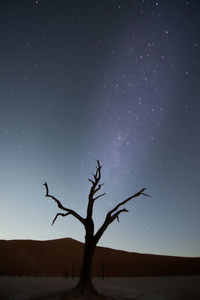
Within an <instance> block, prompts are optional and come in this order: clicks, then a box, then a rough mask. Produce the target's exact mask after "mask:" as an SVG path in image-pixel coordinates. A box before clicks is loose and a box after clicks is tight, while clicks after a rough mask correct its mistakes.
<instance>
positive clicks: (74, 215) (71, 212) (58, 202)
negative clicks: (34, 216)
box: [44, 182, 85, 226]
mask: <svg viewBox="0 0 200 300" xmlns="http://www.w3.org/2000/svg"><path fill="white" fill-rule="evenodd" d="M44 186H45V188H46V195H45V197H49V198H51V199H53V200H54V201H55V202H56V203H57V205H58V207H59V208H60V209H62V210H64V211H66V212H67V213H66V214H57V215H56V217H55V218H54V220H53V223H54V222H55V220H56V219H57V217H58V215H60V216H67V215H72V216H73V217H75V218H76V219H78V220H79V221H80V222H81V223H82V224H83V225H84V226H85V219H84V218H82V217H81V216H80V215H79V214H78V213H77V212H75V211H74V210H72V209H69V208H66V207H64V206H63V205H62V203H61V202H60V201H59V200H58V199H57V198H55V197H54V196H52V195H50V194H49V187H48V184H47V182H45V183H44Z"/></svg>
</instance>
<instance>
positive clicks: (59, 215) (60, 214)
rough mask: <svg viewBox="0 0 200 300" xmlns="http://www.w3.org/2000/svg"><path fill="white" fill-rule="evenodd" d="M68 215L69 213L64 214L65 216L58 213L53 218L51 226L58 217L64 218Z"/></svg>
mask: <svg viewBox="0 0 200 300" xmlns="http://www.w3.org/2000/svg"><path fill="white" fill-rule="evenodd" d="M68 215H69V213H66V214H62V213H58V214H57V215H56V216H55V218H54V219H53V221H52V224H51V225H52V226H53V224H54V222H55V221H56V219H57V217H58V216H62V217H66V216H68Z"/></svg>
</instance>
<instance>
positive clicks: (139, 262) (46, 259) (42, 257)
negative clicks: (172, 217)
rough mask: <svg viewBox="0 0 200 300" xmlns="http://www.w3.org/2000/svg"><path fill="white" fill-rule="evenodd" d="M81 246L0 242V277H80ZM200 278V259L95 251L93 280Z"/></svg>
mask: <svg viewBox="0 0 200 300" xmlns="http://www.w3.org/2000/svg"><path fill="white" fill-rule="evenodd" d="M83 247H84V244H83V243H81V242H78V241H76V240H73V239H71V238H63V239H56V240H47V241H36V240H9V241H6V240H0V275H15V276H25V275H26V276H66V277H67V276H73V277H75V276H79V274H80V267H81V261H82V254H83ZM181 275H185V276H186V275H200V258H199V257H197V258H191V257H175V256H163V255H152V254H140V253H136V252H126V251H121V250H115V249H111V248H104V247H97V248H96V252H95V256H94V262H93V276H105V277H132V276H181Z"/></svg>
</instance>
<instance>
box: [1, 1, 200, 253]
mask: <svg viewBox="0 0 200 300" xmlns="http://www.w3.org/2000/svg"><path fill="white" fill-rule="evenodd" d="M0 20H1V26H0V37H1V48H0V53H1V55H0V61H1V63H0V66H1V68H0V154H1V155H0V166H1V168H0V199H1V200H0V203H1V209H0V228H1V229H0V238H1V239H41V240H46V239H55V238H61V237H72V238H74V239H77V240H80V241H83V240H84V230H83V228H82V225H81V224H79V222H78V221H76V220H74V219H73V217H66V218H58V220H57V221H56V223H55V224H54V226H53V227H52V226H51V221H52V220H53V218H54V216H55V214H56V213H57V212H59V209H58V208H57V206H56V204H55V203H54V202H53V201H52V200H51V199H47V198H45V197H44V195H45V189H44V186H43V183H44V182H45V181H47V182H48V185H49V189H50V193H51V194H53V195H54V196H55V197H57V198H58V199H60V200H61V202H62V203H63V205H64V206H66V207H69V208H72V209H74V210H77V211H78V212H79V213H80V214H81V215H82V216H85V214H86V204H87V196H88V191H89V188H90V183H89V181H88V177H90V176H91V175H90V172H92V171H93V170H94V169H95V166H96V159H99V160H100V161H101V163H102V165H103V169H102V181H103V182H104V183H105V186H104V187H103V191H105V192H107V194H106V196H105V197H104V198H100V199H99V201H98V202H97V203H96V205H95V211H94V219H95V220H96V224H97V225H96V226H97V227H98V226H100V225H101V223H102V222H103V220H104V217H105V213H106V212H107V211H108V210H110V209H111V208H112V207H113V206H114V205H115V204H116V203H117V202H119V201H122V200H123V199H125V198H126V197H128V196H130V195H131V194H133V193H135V192H136V191H138V190H139V189H141V188H143V187H147V193H148V194H150V195H151V196H152V197H151V198H147V197H141V198H140V199H136V200H135V201H132V202H130V203H129V204H127V205H126V206H125V207H126V208H127V209H129V210H130V212H129V213H128V214H123V215H120V223H118V222H115V223H113V224H112V225H111V226H110V227H109V229H108V230H107V231H106V232H105V234H104V236H103V237H102V239H101V240H100V243H99V245H102V246H107V247H113V248H117V249H124V250H128V251H136V252H142V253H155V254H169V255H181V256H200V238H199V228H200V218H199V211H200V201H199V170H200V159H199V153H200V138H199V132H200V100H199V95H200V59H199V57H200V32H199V28H200V3H199V1H195V0H191V1H190V0H189V1H184V0H183V1H181V0H180V1H179V0H174V1H164V0H162V1H153V0H135V1H134V0H123V1H122V0H95V1H94V0H85V1H82V0H77V1H72V0H67V1H62V0H54V1H53V0H38V1H34V0H21V1H14V0H7V1H3V2H2V3H1V4H0Z"/></svg>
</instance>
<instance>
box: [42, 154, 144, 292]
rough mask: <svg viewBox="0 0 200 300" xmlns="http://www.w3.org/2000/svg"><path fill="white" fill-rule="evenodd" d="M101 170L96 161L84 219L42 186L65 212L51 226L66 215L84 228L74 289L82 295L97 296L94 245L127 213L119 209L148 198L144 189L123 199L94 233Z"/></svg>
mask: <svg viewBox="0 0 200 300" xmlns="http://www.w3.org/2000/svg"><path fill="white" fill-rule="evenodd" d="M101 168H102V166H101V165H100V162H99V160H97V167H96V172H95V174H92V176H93V178H92V179H90V178H89V179H88V180H89V181H90V183H91V188H90V193H89V196H88V205H87V215H86V218H83V217H81V216H80V215H79V214H78V213H77V212H75V211H74V210H72V209H69V208H66V207H64V206H63V205H62V204H61V202H60V201H59V200H58V199H57V198H55V197H54V196H52V195H51V194H49V188H48V185H47V183H46V182H45V184H44V186H45V188H46V197H50V198H52V199H53V200H54V201H55V202H56V203H57V205H58V207H59V208H60V209H62V210H63V211H65V213H57V215H56V216H55V218H54V219H53V222H52V225H53V224H54V222H55V221H56V219H57V217H58V216H62V217H66V216H68V215H72V216H74V217H75V218H76V219H77V220H79V221H80V222H81V223H82V224H83V226H84V228H85V247H84V254H83V261H82V268H81V273H80V278H79V282H78V284H77V286H76V287H75V291H78V292H81V293H84V294H97V292H96V290H95V289H94V287H93V284H92V258H93V255H94V252H95V248H96V245H97V243H98V241H99V240H100V238H101V236H102V235H103V233H104V232H105V230H106V229H107V228H108V226H109V225H110V224H111V223H112V222H113V221H115V220H117V221H118V222H119V215H120V214H121V213H123V212H128V210H127V209H126V208H121V207H122V206H123V205H124V204H126V203H127V202H129V201H130V200H132V199H134V198H136V197H138V196H140V195H144V196H148V195H147V194H145V193H144V191H145V188H143V189H141V190H140V191H139V192H137V193H135V194H134V195H132V196H130V197H129V198H127V199H125V200H124V201H122V202H119V203H118V204H117V205H116V206H115V207H114V208H113V209H111V210H110V211H109V212H108V213H107V214H106V216H105V220H104V222H103V224H102V225H101V227H100V228H99V229H98V230H97V232H96V233H94V221H93V218H92V215H93V206H94V203H95V201H96V200H97V199H99V198H100V197H102V196H104V195H105V193H101V194H99V195H97V192H99V191H100V189H101V188H102V186H103V183H100V180H101Z"/></svg>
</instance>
